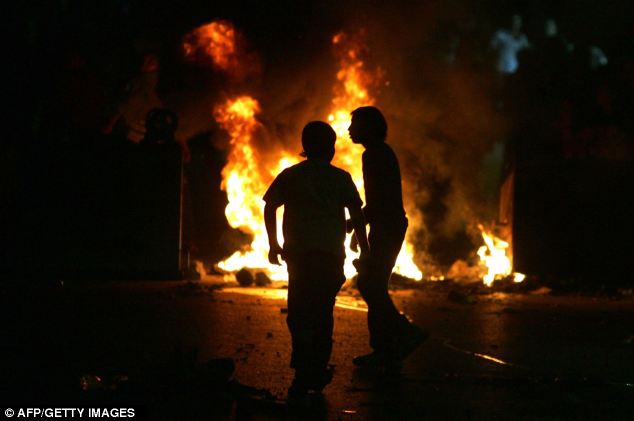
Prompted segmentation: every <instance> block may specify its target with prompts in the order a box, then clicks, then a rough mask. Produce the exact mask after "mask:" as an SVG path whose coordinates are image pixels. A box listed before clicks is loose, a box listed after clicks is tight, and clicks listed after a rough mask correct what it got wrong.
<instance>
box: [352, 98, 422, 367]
mask: <svg viewBox="0 0 634 421" xmlns="http://www.w3.org/2000/svg"><path fill="white" fill-rule="evenodd" d="M348 132H349V133H350V138H351V139H352V141H353V142H354V143H360V144H361V145H363V147H364V148H365V152H363V156H362V160H363V183H364V185H365V198H366V206H365V208H364V209H363V210H364V214H365V219H366V222H367V223H368V224H369V225H370V232H369V236H368V241H369V244H370V259H368V260H367V261H366V262H359V264H358V265H357V266H358V270H359V276H358V279H357V285H358V287H359V291H360V292H361V295H362V296H363V298H364V299H365V301H366V303H367V304H368V328H369V330H370V346H371V347H372V349H373V352H372V353H371V354H367V355H362V356H358V357H355V358H354V359H353V362H354V364H355V365H357V366H361V367H380V366H390V365H399V364H400V362H401V361H402V360H403V359H404V358H405V357H407V356H408V355H409V354H410V353H411V352H412V351H413V350H414V349H415V348H416V347H417V346H418V345H420V344H421V343H422V342H423V341H424V340H425V338H426V337H427V334H426V333H425V332H423V331H422V330H421V329H419V328H418V327H416V326H414V325H413V324H411V323H410V322H409V320H407V318H406V317H405V316H404V315H402V314H401V313H400V312H399V311H398V310H397V309H396V307H395V306H394V303H393V302H392V299H391V297H390V295H389V293H388V283H389V280H390V276H391V275H392V269H393V268H394V264H395V263H396V258H397V257H398V254H399V252H400V250H401V246H402V244H403V240H404V239H405V232H406V230H407V217H406V216H405V210H404V209H403V197H402V190H401V173H400V168H399V165H398V160H397V158H396V155H395V154H394V151H393V150H392V148H390V147H389V146H388V145H387V144H386V143H385V138H386V136H387V123H386V121H385V118H384V117H383V114H381V111H379V110H378V109H377V108H375V107H360V108H357V109H356V110H354V111H353V112H352V122H351V123H350V127H349V129H348Z"/></svg>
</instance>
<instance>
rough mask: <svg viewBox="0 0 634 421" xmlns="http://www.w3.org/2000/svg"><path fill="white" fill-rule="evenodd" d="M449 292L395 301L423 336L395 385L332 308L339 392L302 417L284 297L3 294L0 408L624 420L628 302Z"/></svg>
mask: <svg viewBox="0 0 634 421" xmlns="http://www.w3.org/2000/svg"><path fill="white" fill-rule="evenodd" d="M449 292H450V290H447V289H443V288H423V289H415V290H400V291H394V292H393V297H394V299H395V301H396V302H397V305H398V307H399V308H400V309H402V310H403V311H404V312H405V313H406V314H407V315H408V316H410V317H411V318H412V319H413V320H414V321H415V322H416V323H417V324H419V325H421V326H423V327H425V328H426V329H428V330H429V331H430V332H431V336H430V338H429V339H428V341H427V342H426V343H425V344H423V345H422V346H421V347H420V348H419V349H418V350H416V351H415V352H414V353H413V354H412V355H411V356H410V358H408V360H407V361H406V363H405V365H404V367H403V369H402V371H401V372H400V373H395V372H392V373H367V372H359V371H358V370H355V369H354V368H353V365H352V363H351V358H352V356H354V355H358V354H360V353H365V352H368V351H369V347H368V345H367V341H368V335H367V329H366V321H365V320H366V313H365V312H364V305H363V302H362V301H361V300H359V299H358V297H356V296H355V295H354V294H353V293H350V292H346V293H344V294H342V295H341V296H340V299H339V301H338V306H337V307H336V309H335V333H334V341H335V343H334V351H333V355H332V363H333V364H335V365H336V372H335V378H334V380H333V383H332V384H331V385H329V386H328V387H327V388H326V389H325V391H324V395H323V398H322V399H317V398H315V399H314V400H313V401H312V402H311V405H310V407H308V408H300V409H297V408H288V407H287V406H286V405H285V403H284V398H285V395H286V389H287V387H288V385H289V384H290V381H291V379H292V375H293V373H292V370H291V369H290V368H289V367H288V361H289V355H290V336H289V334H288V330H287V328H286V324H285V317H286V314H285V312H284V309H285V306H286V304H285V300H284V297H285V290H284V289H266V288H236V287H233V288H223V289H218V288H217V287H216V286H214V285H212V284H209V283H185V282H136V283H99V284H95V283H75V284H69V283H66V284H65V285H63V286H62V285H55V286H50V285H47V286H37V285H29V286H23V285H22V286H20V285H15V284H4V285H2V297H3V302H2V308H3V310H4V311H5V316H4V317H3V332H4V334H3V337H4V338H5V339H4V340H3V349H4V353H5V356H4V358H3V359H2V373H3V375H2V379H3V382H2V390H1V392H2V399H0V401H2V403H3V405H4V406H7V407H8V406H9V405H12V404H15V403H16V402H22V403H28V404H38V402H40V401H46V402H49V403H52V404H62V403H64V402H69V401H72V402H76V401H78V400H80V401H82V402H93V401H99V402H103V401H104V400H106V401H108V402H115V403H117V404H127V403H129V402H134V403H138V404H141V405H142V406H143V407H144V408H145V409H147V413H148V414H149V417H150V418H152V419H154V418H156V419H159V418H160V419H183V420H188V419H235V418H240V419H307V418H313V419H342V420H347V419H377V420H378V419H397V420H401V419H450V420H453V419H458V420H460V419H475V420H479V419H512V420H517V419H519V420H523V419H527V420H538V419H539V420H541V419H615V420H622V419H634V399H633V398H634V300H633V299H632V297H631V296H630V297H622V298H619V299H614V298H606V297H573V296H552V295H530V294H502V293H495V294H480V295H476V296H464V295H456V294H453V295H450V294H449ZM218 358H231V359H232V360H233V361H234V363H235V370H234V372H233V381H232V382H231V383H230V384H229V383H224V381H221V380H218V381H216V382H215V383H214V382H213V381H211V382H210V381H208V380H209V379H208V378H207V377H209V376H211V377H213V376H216V377H218V376H219V375H218V373H217V371H213V364H214V363H213V361H212V364H211V366H210V365H209V364H208V365H205V363H206V362H207V361H209V360H213V359H218ZM210 367H212V369H211V371H210ZM97 377H98V378H99V379H100V380H95V379H96V378H97ZM220 377H222V376H220ZM82 380H83V389H82ZM245 385H247V386H249V387H252V388H256V389H260V390H256V389H249V388H246V387H245ZM84 389H85V390H84ZM265 391H267V392H270V394H271V395H270V396H269V395H267V394H266V393H265ZM12 402H13V403H12Z"/></svg>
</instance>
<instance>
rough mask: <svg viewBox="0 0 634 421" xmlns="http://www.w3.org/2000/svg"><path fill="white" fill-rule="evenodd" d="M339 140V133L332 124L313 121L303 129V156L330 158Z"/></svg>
mask: <svg viewBox="0 0 634 421" xmlns="http://www.w3.org/2000/svg"><path fill="white" fill-rule="evenodd" d="M336 140H337V134H336V133H335V131H334V130H333V129H332V127H330V124H328V123H324V122H323V121H311V122H310V123H308V124H306V126H304V129H303V130H302V147H303V148H304V151H303V152H302V154H301V155H302V156H306V157H308V158H318V157H322V158H329V157H330V154H331V153H332V150H333V148H334V146H335V141H336Z"/></svg>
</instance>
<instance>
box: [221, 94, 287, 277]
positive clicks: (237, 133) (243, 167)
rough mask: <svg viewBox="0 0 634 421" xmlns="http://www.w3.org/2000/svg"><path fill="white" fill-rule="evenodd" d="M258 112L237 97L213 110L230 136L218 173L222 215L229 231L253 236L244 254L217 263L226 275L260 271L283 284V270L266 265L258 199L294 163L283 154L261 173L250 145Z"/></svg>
mask: <svg viewBox="0 0 634 421" xmlns="http://www.w3.org/2000/svg"><path fill="white" fill-rule="evenodd" d="M259 111H260V105H259V104H258V102H257V101H256V100H255V99H253V98H251V97H249V96H241V97H238V98H235V99H232V100H228V101H227V102H226V103H225V104H223V105H220V106H217V107H216V108H215V110H214V117H215V119H216V121H217V122H218V124H220V125H221V127H223V128H224V129H225V130H226V131H227V132H228V133H229V135H230V136H231V145H232V148H231V151H230V153H229V156H228V157H227V165H226V166H225V168H224V169H223V170H222V177H223V182H222V185H221V187H222V189H223V190H225V191H226V192H227V198H228V199H229V204H228V205H227V207H226V209H225V215H226V217H227V220H228V221H229V224H230V225H231V226H232V227H233V228H239V229H240V230H242V231H244V232H246V233H249V234H251V235H253V241H252V242H251V244H250V246H249V247H248V248H247V249H246V250H241V251H237V252H235V253H234V254H233V255H232V256H231V257H229V258H228V259H227V260H225V261H222V262H220V263H218V267H219V268H221V269H222V270H225V271H227V272H235V271H238V270H240V269H242V268H245V267H246V268H256V269H261V270H263V271H264V272H265V273H267V274H268V275H269V277H271V279H273V280H285V279H286V270H285V268H284V267H280V266H275V265H271V264H270V263H269V261H268V247H269V246H268V238H267V235H266V230H265V228H264V219H263V213H264V202H263V201H262V196H263V195H264V193H265V192H266V189H267V187H268V183H269V182H270V181H271V180H272V179H273V175H275V174H278V173H279V172H281V171H282V170H283V169H284V168H287V167H289V166H290V165H292V164H294V163H295V162H297V160H296V159H294V158H292V157H291V156H287V155H286V154H284V152H283V151H280V154H281V155H282V156H281V158H280V160H279V163H278V165H277V167H276V168H273V169H272V170H271V172H270V173H269V174H266V173H264V176H263V175H262V172H261V168H262V166H261V164H260V163H259V160H258V157H257V156H256V152H255V150H254V148H253V146H252V145H251V141H252V139H253V135H254V133H255V131H256V130H257V128H258V126H259V124H258V122H257V120H256V118H255V116H256V114H257V113H258V112H259ZM278 228H279V229H278V231H280V232H278V235H279V236H280V238H281V225H280V224H278Z"/></svg>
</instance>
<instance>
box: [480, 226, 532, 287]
mask: <svg viewBox="0 0 634 421" xmlns="http://www.w3.org/2000/svg"><path fill="white" fill-rule="evenodd" d="M478 228H479V229H480V231H481V233H482V239H483V240H484V245H483V246H481V247H480V248H479V249H478V256H480V262H481V264H483V265H484V266H485V267H486V270H487V273H486V274H485V275H484V277H483V278H482V280H483V281H484V284H485V285H487V286H491V285H492V284H493V281H494V280H496V279H501V278H504V277H506V276H510V275H511V274H513V264H512V263H511V259H510V258H509V257H508V256H507V255H506V254H507V249H508V248H509V243H507V242H506V241H503V240H501V239H499V238H497V237H495V236H494V235H493V234H491V233H488V232H487V231H486V230H485V229H484V227H483V226H482V225H478ZM525 277H526V276H525V275H523V274H521V273H515V274H514V276H513V281H514V282H522V281H523V280H524V278H525Z"/></svg>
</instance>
